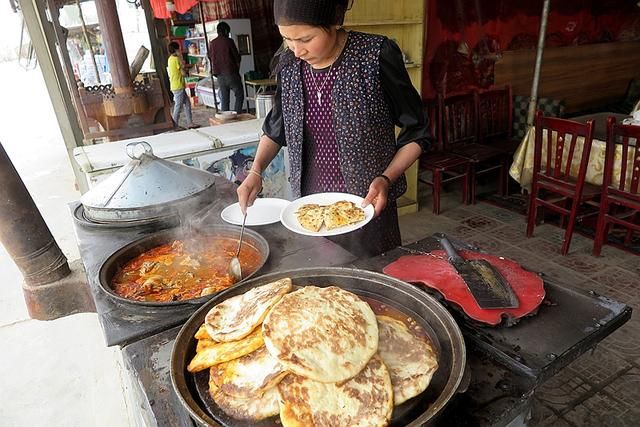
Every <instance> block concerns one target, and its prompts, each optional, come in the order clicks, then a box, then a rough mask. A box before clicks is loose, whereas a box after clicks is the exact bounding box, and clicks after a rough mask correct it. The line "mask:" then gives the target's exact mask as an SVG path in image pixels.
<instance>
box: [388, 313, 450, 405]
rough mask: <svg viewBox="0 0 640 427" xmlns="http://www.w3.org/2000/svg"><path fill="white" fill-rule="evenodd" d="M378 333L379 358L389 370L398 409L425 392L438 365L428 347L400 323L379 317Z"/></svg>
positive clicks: (389, 318)
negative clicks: (402, 404)
mask: <svg viewBox="0 0 640 427" xmlns="http://www.w3.org/2000/svg"><path fill="white" fill-rule="evenodd" d="M378 329H379V331H380V341H379V343H378V354H379V355H380V357H382V360H383V361H384V364H385V365H386V366H387V368H388V369H389V374H390V376H391V384H392V385H393V400H394V404H395V405H396V406H397V405H400V404H401V403H403V402H405V401H407V400H409V399H411V398H412V397H415V396H417V395H419V394H420V393H422V392H423V391H425V390H426V389H427V387H428V386H429V382H430V381H431V378H432V377H433V373H434V372H435V371H436V369H438V362H437V359H436V354H435V352H434V351H433V349H432V348H431V345H429V343H428V342H426V341H425V340H424V339H421V338H419V337H418V336H416V335H415V334H413V333H412V332H411V331H410V330H409V328H408V327H407V325H405V324H404V323H403V322H401V321H399V320H396V319H394V318H391V317H388V316H378Z"/></svg>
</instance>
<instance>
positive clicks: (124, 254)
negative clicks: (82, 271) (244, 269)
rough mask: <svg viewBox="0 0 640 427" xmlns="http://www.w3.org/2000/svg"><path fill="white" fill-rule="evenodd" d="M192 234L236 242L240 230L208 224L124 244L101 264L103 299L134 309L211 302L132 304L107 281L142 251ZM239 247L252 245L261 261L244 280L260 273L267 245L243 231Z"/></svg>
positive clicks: (195, 299)
mask: <svg viewBox="0 0 640 427" xmlns="http://www.w3.org/2000/svg"><path fill="white" fill-rule="evenodd" d="M194 233H198V234H201V233H206V234H211V235H214V236H220V237H230V238H234V239H239V238H240V227H237V226H234V225H209V226H206V227H203V228H198V229H193V230H186V229H184V228H172V229H167V230H162V231H159V232H157V233H153V234H150V235H148V236H145V237H142V238H141V239H138V240H136V241H134V242H131V243H129V244H128V245H126V246H124V247H122V248H120V249H118V250H117V251H115V252H114V253H113V254H111V255H110V256H109V257H108V258H107V259H106V260H105V261H104V263H102V265H101V266H100V272H99V275H98V279H99V280H98V282H99V283H100V288H101V289H102V290H103V291H104V292H105V293H106V294H107V296H109V298H111V299H113V300H115V301H118V302H121V303H124V304H134V305H137V306H147V307H170V306H176V305H182V304H196V305H200V304H203V303H204V302H206V301H208V300H209V299H211V295H207V296H204V297H200V298H193V299H189V300H183V301H171V302H150V301H135V300H131V299H127V298H123V297H121V296H120V295H118V294H116V293H115V292H114V290H113V288H112V287H111V280H112V279H113V277H114V276H115V274H116V272H117V271H118V270H119V269H120V268H122V266H124V265H125V264H126V263H127V262H128V261H130V260H132V259H133V258H135V257H137V256H138V255H140V254H142V253H143V252H145V251H148V250H149V249H152V248H155V247H157V246H160V245H164V244H165V243H171V242H173V241H174V240H176V239H184V238H185V237H188V236H190V235H193V234H194ZM242 245H243V246H244V245H249V246H253V247H254V248H255V249H256V250H257V251H258V253H260V255H261V262H260V264H259V265H258V268H257V270H256V271H255V272H253V273H251V274H248V275H247V277H246V278H245V280H246V279H248V278H250V277H252V276H253V275H255V274H256V273H257V272H258V271H260V269H261V268H262V266H263V265H264V263H265V262H266V261H267V258H269V244H268V243H267V241H266V240H265V239H264V237H262V236H261V235H260V234H258V233H256V232H255V231H253V230H250V229H245V230H244V237H243V239H242ZM240 283H242V282H240Z"/></svg>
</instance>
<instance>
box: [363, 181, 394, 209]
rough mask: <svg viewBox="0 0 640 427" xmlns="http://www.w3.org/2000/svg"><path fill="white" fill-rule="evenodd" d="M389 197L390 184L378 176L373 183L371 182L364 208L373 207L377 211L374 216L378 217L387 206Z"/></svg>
mask: <svg viewBox="0 0 640 427" xmlns="http://www.w3.org/2000/svg"><path fill="white" fill-rule="evenodd" d="M388 196H389V183H388V182H387V180H386V179H384V178H382V177H380V176H377V177H375V178H373V181H371V184H370V185H369V192H368V193H367V196H366V197H365V198H364V201H363V202H362V207H363V208H366V207H367V206H369V205H373V208H374V210H375V214H374V216H378V215H380V213H381V212H382V211H383V210H384V208H385V207H386V206H387V199H388Z"/></svg>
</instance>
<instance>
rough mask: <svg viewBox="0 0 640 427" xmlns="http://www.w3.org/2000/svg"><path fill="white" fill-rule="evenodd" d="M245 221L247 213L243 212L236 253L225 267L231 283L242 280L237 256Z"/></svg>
mask: <svg viewBox="0 0 640 427" xmlns="http://www.w3.org/2000/svg"><path fill="white" fill-rule="evenodd" d="M246 221H247V214H246V213H245V214H244V217H243V218H242V228H240V240H239V241H238V250H237V251H236V255H235V256H234V257H233V258H231V261H230V262H229V268H228V269H227V271H228V273H229V276H231V278H232V279H233V283H236V282H239V281H240V280H242V268H240V259H239V258H238V256H239V255H240V246H242V236H243V235H244V223H245V222H246Z"/></svg>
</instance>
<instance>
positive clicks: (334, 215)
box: [324, 201, 365, 230]
mask: <svg viewBox="0 0 640 427" xmlns="http://www.w3.org/2000/svg"><path fill="white" fill-rule="evenodd" d="M364 219H365V215H364V210H362V208H360V207H358V206H356V205H355V203H353V202H349V201H340V202H336V203H333V204H331V205H329V206H328V207H327V209H326V210H325V211H324V225H325V226H326V227H327V229H328V230H333V229H334V228H339V227H345V226H347V225H351V224H355V223H357V222H360V221H364Z"/></svg>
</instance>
